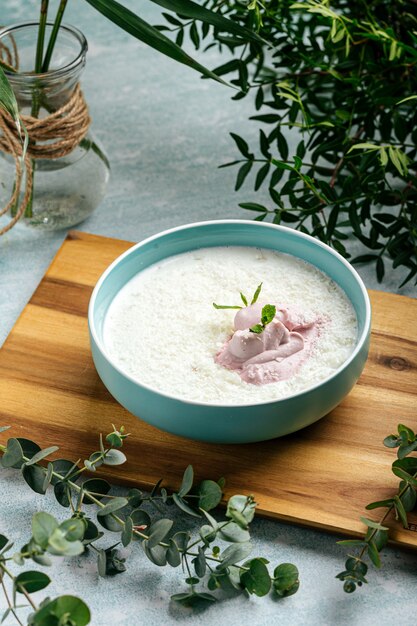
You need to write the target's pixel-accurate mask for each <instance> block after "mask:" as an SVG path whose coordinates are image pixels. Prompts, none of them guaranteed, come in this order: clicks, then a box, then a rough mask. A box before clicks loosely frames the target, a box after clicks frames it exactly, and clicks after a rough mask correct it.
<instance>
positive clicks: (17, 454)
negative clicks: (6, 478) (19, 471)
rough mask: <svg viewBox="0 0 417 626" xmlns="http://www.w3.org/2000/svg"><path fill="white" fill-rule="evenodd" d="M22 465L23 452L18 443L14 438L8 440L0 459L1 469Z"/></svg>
mask: <svg viewBox="0 0 417 626" xmlns="http://www.w3.org/2000/svg"><path fill="white" fill-rule="evenodd" d="M22 463H23V450H22V446H21V445H20V443H19V441H18V440H17V439H15V438H12V439H9V440H8V442H7V446H6V451H5V452H4V454H3V456H2V457H1V465H2V466H3V467H13V466H17V467H20V466H21V465H22Z"/></svg>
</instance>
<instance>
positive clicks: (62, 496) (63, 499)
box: [52, 481, 70, 507]
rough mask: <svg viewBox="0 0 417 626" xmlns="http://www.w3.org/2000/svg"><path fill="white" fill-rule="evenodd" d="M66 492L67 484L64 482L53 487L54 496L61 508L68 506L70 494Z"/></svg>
mask: <svg viewBox="0 0 417 626" xmlns="http://www.w3.org/2000/svg"><path fill="white" fill-rule="evenodd" d="M52 482H53V481H52ZM68 490H69V487H68V483H67V482H65V481H60V482H58V483H55V485H54V495H55V498H56V499H57V501H58V502H59V504H60V505H61V506H64V507H69V505H70V498H69V495H70V494H69V492H68Z"/></svg>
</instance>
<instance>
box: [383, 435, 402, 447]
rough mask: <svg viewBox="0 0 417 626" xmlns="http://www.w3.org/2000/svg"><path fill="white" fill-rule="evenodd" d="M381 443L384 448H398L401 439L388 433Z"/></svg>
mask: <svg viewBox="0 0 417 626" xmlns="http://www.w3.org/2000/svg"><path fill="white" fill-rule="evenodd" d="M383 443H384V446H385V447H386V448H398V446H399V445H400V443H401V441H400V439H399V438H398V437H397V435H389V436H388V437H385V439H384V441H383Z"/></svg>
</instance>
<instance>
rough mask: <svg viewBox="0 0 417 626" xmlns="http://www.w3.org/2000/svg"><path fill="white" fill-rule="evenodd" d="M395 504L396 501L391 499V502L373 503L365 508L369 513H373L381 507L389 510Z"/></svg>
mask: <svg viewBox="0 0 417 626" xmlns="http://www.w3.org/2000/svg"><path fill="white" fill-rule="evenodd" d="M393 503H394V500H393V499H392V498H390V499H389V500H379V501H378V502H371V503H370V504H368V505H367V506H366V507H365V508H366V509H368V511H372V509H379V508H381V507H387V508H389V507H391V506H392V505H393Z"/></svg>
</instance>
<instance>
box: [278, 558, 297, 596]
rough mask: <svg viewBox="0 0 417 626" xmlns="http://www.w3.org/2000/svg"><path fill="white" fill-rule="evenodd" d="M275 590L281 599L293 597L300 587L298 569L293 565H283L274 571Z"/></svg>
mask: <svg viewBox="0 0 417 626" xmlns="http://www.w3.org/2000/svg"><path fill="white" fill-rule="evenodd" d="M272 585H273V588H274V591H275V593H276V594H277V595H278V596H280V597H287V596H292V595H293V594H294V593H296V592H297V591H298V588H299V586H300V581H299V574H298V569H297V568H296V566H295V565H293V564H292V563H281V565H278V567H276V568H275V570H274V580H273V583H272Z"/></svg>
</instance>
